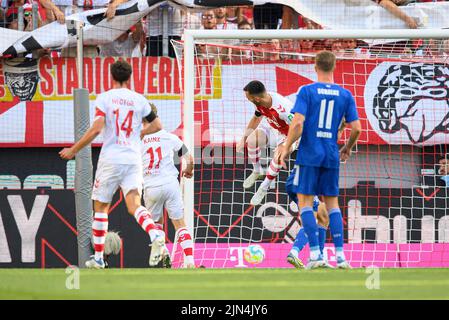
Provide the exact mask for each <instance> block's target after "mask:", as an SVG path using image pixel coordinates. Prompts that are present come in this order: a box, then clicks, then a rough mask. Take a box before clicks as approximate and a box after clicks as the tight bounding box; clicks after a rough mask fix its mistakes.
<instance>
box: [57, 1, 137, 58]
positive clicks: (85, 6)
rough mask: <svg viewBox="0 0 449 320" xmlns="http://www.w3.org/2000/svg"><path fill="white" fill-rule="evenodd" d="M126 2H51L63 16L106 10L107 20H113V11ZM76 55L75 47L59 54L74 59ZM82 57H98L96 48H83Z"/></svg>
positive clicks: (64, 49) (65, 49) (63, 50)
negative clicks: (93, 10)
mask: <svg viewBox="0 0 449 320" xmlns="http://www.w3.org/2000/svg"><path fill="white" fill-rule="evenodd" d="M128 1H129V0H110V1H109V0H53V2H54V4H55V5H56V6H58V8H59V10H61V11H62V12H63V13H64V16H67V15H71V14H74V13H77V12H83V11H86V10H92V9H99V8H107V9H106V12H105V13H104V16H105V17H107V19H108V20H110V19H112V18H114V16H115V11H116V9H117V7H118V6H119V5H121V4H123V3H126V2H128ZM64 19H65V17H64ZM76 55H77V49H76V47H69V48H63V49H62V52H61V56H62V57H76ZM84 56H85V57H91V58H93V57H96V56H98V48H97V46H84Z"/></svg>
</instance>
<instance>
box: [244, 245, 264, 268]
mask: <svg viewBox="0 0 449 320" xmlns="http://www.w3.org/2000/svg"><path fill="white" fill-rule="evenodd" d="M243 258H244V259H245V261H246V262H248V263H251V264H259V263H261V262H262V261H263V259H264V258H265V250H264V249H263V248H262V247H261V246H260V245H258V244H252V245H250V246H248V247H246V249H245V251H244V253H243Z"/></svg>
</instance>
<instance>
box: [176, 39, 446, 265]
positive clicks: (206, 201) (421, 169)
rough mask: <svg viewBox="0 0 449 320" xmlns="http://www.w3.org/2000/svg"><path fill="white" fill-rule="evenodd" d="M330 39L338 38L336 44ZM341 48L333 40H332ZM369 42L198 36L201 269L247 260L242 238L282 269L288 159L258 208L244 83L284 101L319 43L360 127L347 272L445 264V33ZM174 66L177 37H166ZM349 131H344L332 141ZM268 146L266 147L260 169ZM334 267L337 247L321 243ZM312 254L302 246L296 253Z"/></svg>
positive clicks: (290, 209) (345, 205) (308, 79)
mask: <svg viewBox="0 0 449 320" xmlns="http://www.w3.org/2000/svg"><path fill="white" fill-rule="evenodd" d="M337 42H338V43H337ZM336 43H337V44H336ZM376 43H377V45H371V46H369V45H368V44H366V43H365V42H363V41H356V40H338V41H332V42H329V41H328V40H288V41H286V40H277V39H273V40H270V41H255V40H222V41H220V40H217V41H207V42H206V41H198V42H197V43H196V47H195V74H194V75H193V76H192V77H190V78H188V79H183V81H195V108H194V109H195V110H194V113H195V114H194V116H195V128H194V130H195V145H196V157H195V158H196V159H195V160H196V164H197V165H196V174H195V192H194V193H195V212H194V217H195V219H194V239H195V258H196V260H197V263H198V264H199V265H204V266H206V267H245V266H248V263H247V262H246V261H245V260H244V259H243V250H244V248H245V247H247V246H248V244H250V243H258V244H261V245H262V246H263V248H264V249H265V259H264V261H263V262H262V263H261V264H259V265H257V266H260V267H287V266H289V265H288V264H287V263H286V255H287V253H288V251H289V250H290V247H291V243H292V242H293V241H294V239H295V236H296V234H297V232H298V230H299V228H300V220H299V218H298V212H297V208H296V206H295V205H292V204H291V201H290V199H289V198H288V196H287V194H286V192H285V181H286V179H287V176H288V174H289V172H290V169H291V168H292V165H293V161H294V160H293V159H295V156H296V153H293V155H292V160H291V161H290V165H289V166H290V167H289V169H288V170H282V171H281V172H280V174H279V176H278V178H277V179H276V182H275V183H274V184H272V186H271V187H272V188H271V189H270V190H269V192H268V195H267V197H266V198H265V200H264V201H263V203H262V204H261V205H260V206H256V207H254V206H252V205H250V199H251V197H252V196H253V195H254V193H255V192H256V190H257V188H258V187H259V185H260V182H257V183H256V184H255V186H254V187H252V188H250V189H244V188H243V181H244V179H245V178H246V177H248V176H249V175H250V174H251V171H252V166H251V163H250V162H249V161H248V153H247V150H245V153H244V154H243V153H238V152H236V143H237V142H238V141H239V140H240V138H241V136H242V134H243V132H244V129H245V127H246V125H247V123H248V121H249V120H250V118H251V117H252V115H253V114H254V105H252V104H251V103H250V102H249V101H247V99H246V97H245V94H244V92H243V87H244V86H245V85H246V84H247V83H248V82H250V81H252V80H260V81H262V82H263V83H264V84H265V86H266V87H267V89H268V91H271V92H277V93H279V94H281V95H283V96H285V97H286V98H288V99H290V100H291V101H292V102H294V101H295V96H296V92H297V90H298V88H299V87H300V86H302V85H305V84H308V83H312V82H313V81H315V80H316V74H315V72H314V65H313V59H314V55H315V54H316V52H317V51H318V50H320V49H329V50H333V51H334V52H335V53H336V55H337V58H338V61H337V68H336V71H335V82H336V83H337V84H340V85H342V86H343V87H345V88H346V89H348V90H350V91H351V92H352V93H353V95H354V97H355V99H356V103H357V107H358V112H359V117H360V119H361V121H362V126H363V133H362V135H361V137H360V140H359V142H358V144H357V146H356V148H355V153H354V154H353V156H352V157H351V158H350V160H349V161H348V162H347V163H344V164H342V165H341V168H340V205H341V208H342V214H343V218H344V228H345V249H346V252H347V253H346V255H347V258H348V260H349V261H350V263H351V264H352V265H353V266H355V267H362V266H369V265H377V266H380V267H421V266H435V267H437V266H447V265H448V264H449V253H448V250H447V249H448V248H447V243H448V242H449V215H448V214H447V209H446V208H447V189H446V183H445V179H446V178H445V177H447V175H448V174H449V173H448V172H446V170H447V168H446V164H445V163H446V159H447V153H448V151H447V143H448V142H449V136H448V129H449V100H448V99H449V91H448V81H449V80H448V79H449V78H448V77H449V68H448V66H447V55H446V53H445V52H446V45H447V44H448V43H447V41H446V40H430V39H429V40H421V41H419V42H418V41H401V42H395V43H390V44H388V43H385V42H382V41H377V42H376ZM173 45H174V47H175V51H176V53H177V58H178V64H179V66H180V67H179V69H180V71H181V75H182V74H183V73H182V70H183V68H182V64H183V43H182V42H175V43H173ZM348 137H349V129H346V130H345V132H344V133H343V136H342V138H341V141H340V143H341V144H343V143H344V142H345V141H346V139H347V138H348ZM273 151H274V150H273V148H267V149H265V150H263V155H262V162H263V164H264V166H265V167H266V166H267V165H268V164H269V161H270V160H271V157H272V154H273ZM325 252H326V254H327V257H328V259H329V261H330V263H331V264H332V263H333V262H334V261H335V259H334V251H333V245H332V241H331V238H330V234H328V238H327V243H326V250H325ZM301 257H302V258H307V257H308V250H307V249H305V250H304V251H303V252H302V253H301Z"/></svg>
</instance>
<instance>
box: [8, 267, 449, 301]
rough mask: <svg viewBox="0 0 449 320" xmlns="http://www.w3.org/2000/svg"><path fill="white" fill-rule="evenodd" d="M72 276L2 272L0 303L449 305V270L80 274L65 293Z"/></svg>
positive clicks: (123, 271) (36, 271)
mask: <svg viewBox="0 0 449 320" xmlns="http://www.w3.org/2000/svg"><path fill="white" fill-rule="evenodd" d="M377 272H378V273H377ZM374 273H376V274H375V275H374ZM373 275H374V276H375V277H377V278H376V280H378V285H377V286H376V285H374V286H373V285H372V284H373V282H372V281H371V280H372V278H370V277H373ZM71 276H73V273H69V272H68V273H66V270H65V269H44V270H43V269H0V299H64V300H65V299H88V300H91V299H120V300H122V299H133V300H134V299H148V300H162V299H174V300H181V299H189V300H192V299H193V300H195V299H200V300H214V299H218V300H222V299H228V300H229V299H232V300H235V299H237V300H240V299H246V300H247V299H256V300H257V299H269V300H277V299H281V300H289V299H292V300H296V299H314V300H315V299H449V269H376V270H374V271H373V270H370V269H352V270H329V269H320V270H312V271H308V270H296V269H232V270H231V269H106V270H86V269H82V270H80V271H79V289H67V286H66V285H67V284H68V285H69V287H70V285H73V283H74V282H73V281H72V280H73V279H72V278H70V277H71ZM376 287H378V289H376ZM369 288H371V289H369Z"/></svg>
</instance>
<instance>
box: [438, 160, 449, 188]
mask: <svg viewBox="0 0 449 320" xmlns="http://www.w3.org/2000/svg"><path fill="white" fill-rule="evenodd" d="M438 164H439V166H440V168H439V169H438V174H439V175H441V177H440V179H441V180H443V181H444V183H445V185H446V187H449V161H448V159H446V158H443V159H441V160H440V161H439V163H438Z"/></svg>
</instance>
